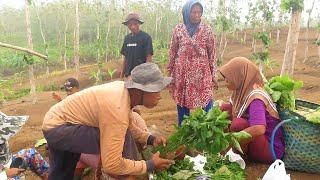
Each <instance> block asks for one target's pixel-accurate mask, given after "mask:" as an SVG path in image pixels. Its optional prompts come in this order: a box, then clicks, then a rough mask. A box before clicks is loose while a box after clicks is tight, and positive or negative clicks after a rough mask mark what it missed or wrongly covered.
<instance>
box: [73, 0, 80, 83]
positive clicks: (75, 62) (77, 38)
mask: <svg viewBox="0 0 320 180" xmlns="http://www.w3.org/2000/svg"><path fill="white" fill-rule="evenodd" d="M79 29H80V23H79V0H76V29H75V53H74V54H75V57H74V64H75V66H76V78H77V79H79V77H80V62H79V54H80V47H79V46H80V37H79V33H80V30H79Z"/></svg>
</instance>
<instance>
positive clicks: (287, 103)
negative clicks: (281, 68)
mask: <svg viewBox="0 0 320 180" xmlns="http://www.w3.org/2000/svg"><path fill="white" fill-rule="evenodd" d="M302 87H303V82H302V81H294V80H293V79H290V78H289V76H287V75H284V76H275V77H273V78H271V79H270V80H269V81H268V83H266V84H265V86H264V89H265V90H266V91H267V92H268V93H269V94H270V95H271V97H272V99H273V102H275V103H277V104H278V105H279V106H280V107H281V108H284V109H289V110H291V111H294V110H295V109H296V103H295V101H296V98H295V91H296V90H298V89H300V88H302Z"/></svg>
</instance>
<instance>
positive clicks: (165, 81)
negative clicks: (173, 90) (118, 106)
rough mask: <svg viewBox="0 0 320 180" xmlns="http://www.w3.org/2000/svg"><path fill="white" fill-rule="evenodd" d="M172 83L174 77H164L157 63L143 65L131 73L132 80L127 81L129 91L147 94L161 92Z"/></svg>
mask: <svg viewBox="0 0 320 180" xmlns="http://www.w3.org/2000/svg"><path fill="white" fill-rule="evenodd" d="M171 81H172V77H164V76H163V74H162V72H161V71H160V69H159V67H158V66H157V65H156V64H155V63H149V62H147V63H143V64H140V65H139V66H136V67H135V68H134V69H133V70H132V71H131V78H130V79H129V80H128V81H126V84H125V86H126V88H127V89H133V88H135V89H140V90H142V91H145V92H160V91H161V90H163V89H164V88H165V87H167V86H168V85H169V84H170V82H171Z"/></svg>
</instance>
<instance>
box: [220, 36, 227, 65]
mask: <svg viewBox="0 0 320 180" xmlns="http://www.w3.org/2000/svg"><path fill="white" fill-rule="evenodd" d="M227 44H228V41H227V38H226V36H225V40H224V46H223V49H222V51H221V55H220V58H221V60H222V59H223V55H224V51H225V50H226V47H227Z"/></svg>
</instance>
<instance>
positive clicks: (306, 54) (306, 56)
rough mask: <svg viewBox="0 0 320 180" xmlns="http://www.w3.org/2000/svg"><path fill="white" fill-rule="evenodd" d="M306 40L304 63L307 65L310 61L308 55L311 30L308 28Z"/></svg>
mask: <svg viewBox="0 0 320 180" xmlns="http://www.w3.org/2000/svg"><path fill="white" fill-rule="evenodd" d="M305 39H306V45H305V49H304V59H303V63H305V62H306V61H307V59H308V54H309V28H308V27H307V30H306V34H305Z"/></svg>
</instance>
